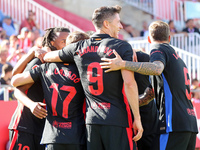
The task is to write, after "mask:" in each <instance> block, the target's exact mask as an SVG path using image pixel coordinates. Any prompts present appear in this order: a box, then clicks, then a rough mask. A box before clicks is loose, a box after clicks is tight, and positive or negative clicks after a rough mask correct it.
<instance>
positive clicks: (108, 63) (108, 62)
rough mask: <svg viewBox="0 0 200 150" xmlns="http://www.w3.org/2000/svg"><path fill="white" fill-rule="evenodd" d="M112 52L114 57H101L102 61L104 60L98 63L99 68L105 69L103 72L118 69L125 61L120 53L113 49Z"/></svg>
mask: <svg viewBox="0 0 200 150" xmlns="http://www.w3.org/2000/svg"><path fill="white" fill-rule="evenodd" d="M113 53H114V54H115V56H116V57H115V58H112V59H111V58H101V60H102V61H105V62H103V63H100V65H101V68H103V69H107V70H105V72H110V71H115V70H120V69H122V68H123V64H124V63H125V62H124V61H123V60H122V59H121V57H120V55H119V54H118V53H117V52H116V51H115V50H113Z"/></svg>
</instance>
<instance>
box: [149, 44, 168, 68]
mask: <svg viewBox="0 0 200 150" xmlns="http://www.w3.org/2000/svg"><path fill="white" fill-rule="evenodd" d="M154 61H161V62H162V63H163V64H164V66H166V62H167V58H166V55H165V52H164V51H163V50H162V49H157V48H154V49H152V50H151V53H150V62H154Z"/></svg>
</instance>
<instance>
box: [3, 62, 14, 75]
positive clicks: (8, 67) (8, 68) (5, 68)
mask: <svg viewBox="0 0 200 150" xmlns="http://www.w3.org/2000/svg"><path fill="white" fill-rule="evenodd" d="M12 70H13V66H12V65H10V64H4V65H3V67H2V74H6V73H8V72H11V71H12Z"/></svg>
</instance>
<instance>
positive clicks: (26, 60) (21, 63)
mask: <svg viewBox="0 0 200 150" xmlns="http://www.w3.org/2000/svg"><path fill="white" fill-rule="evenodd" d="M34 56H35V53H34V51H31V52H30V53H28V54H26V55H25V56H24V57H22V58H21V59H20V60H19V61H18V62H17V64H16V65H15V67H14V68H13V71H12V74H13V75H16V74H18V73H22V72H23V71H24V69H25V68H26V65H27V64H28V63H29V62H30V61H31V60H32V59H33V58H34Z"/></svg>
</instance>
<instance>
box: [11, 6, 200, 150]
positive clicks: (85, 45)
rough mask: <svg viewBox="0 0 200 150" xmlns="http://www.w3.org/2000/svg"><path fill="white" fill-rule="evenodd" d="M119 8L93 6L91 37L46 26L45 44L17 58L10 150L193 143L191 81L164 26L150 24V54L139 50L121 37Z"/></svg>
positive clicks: (150, 149) (174, 149)
mask: <svg viewBox="0 0 200 150" xmlns="http://www.w3.org/2000/svg"><path fill="white" fill-rule="evenodd" d="M120 11H121V7H120V6H113V7H107V6H105V7H100V8H97V9H96V10H95V11H94V13H93V16H92V22H93V25H94V27H95V29H96V32H95V33H94V34H93V35H91V36H89V35H88V34H86V33H83V32H79V31H76V32H72V33H70V31H69V30H68V29H67V28H64V27H60V28H59V27H55V28H50V29H47V30H46V33H45V35H44V39H43V42H42V47H43V48H42V49H43V50H41V48H32V50H31V51H30V53H29V54H27V55H26V56H25V57H24V58H22V59H21V60H20V61H19V62H18V64H17V65H16V66H15V68H14V70H13V75H14V76H13V78H12V81H11V82H12V85H13V86H15V87H16V89H15V97H16V98H17V99H18V100H19V103H18V107H17V109H16V111H15V113H14V115H13V117H12V119H11V122H10V125H9V129H10V150H19V149H22V150H44V149H45V150H86V149H87V150H136V149H138V150H165V149H166V150H193V149H195V143H196V134H197V133H198V129H197V121H196V117H195V114H194V110H193V106H192V103H191V92H190V79H189V75H188V71H187V67H186V65H185V63H184V62H183V61H182V59H181V58H180V57H179V56H178V55H177V54H176V52H175V50H174V49H173V48H172V47H171V46H170V45H169V41H170V35H169V33H170V31H169V26H168V25H167V24H166V23H164V22H162V21H155V22H153V23H152V24H151V25H150V27H149V33H150V36H149V37H148V40H149V42H150V43H151V53H150V55H148V54H146V53H144V52H141V51H138V52H136V51H135V50H133V49H132V47H131V45H130V44H129V43H127V42H126V41H123V40H120V39H118V32H119V30H120V29H122V25H121V23H120V17H119V13H120ZM35 56H37V57H35ZM149 78H150V79H151V81H149Z"/></svg>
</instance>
